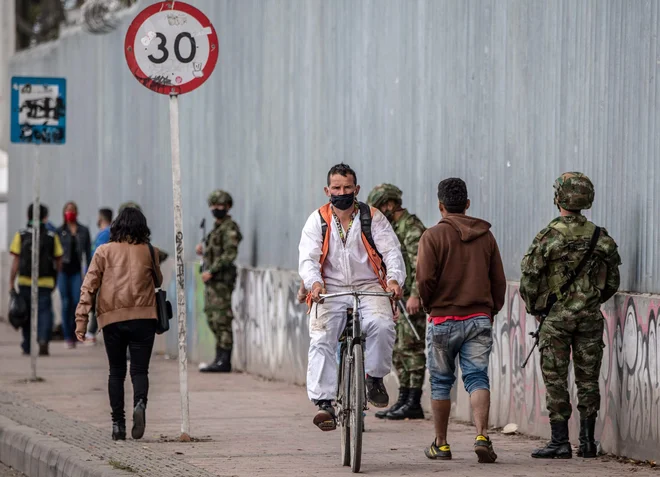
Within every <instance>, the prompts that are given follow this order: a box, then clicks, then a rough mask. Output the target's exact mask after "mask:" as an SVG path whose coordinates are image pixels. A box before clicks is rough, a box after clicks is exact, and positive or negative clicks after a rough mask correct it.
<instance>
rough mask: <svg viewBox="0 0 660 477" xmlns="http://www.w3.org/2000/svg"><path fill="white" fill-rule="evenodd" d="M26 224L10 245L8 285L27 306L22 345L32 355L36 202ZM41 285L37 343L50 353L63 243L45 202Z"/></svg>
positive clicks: (41, 350)
mask: <svg viewBox="0 0 660 477" xmlns="http://www.w3.org/2000/svg"><path fill="white" fill-rule="evenodd" d="M27 218H28V224H27V227H26V228H24V229H21V230H20V231H18V232H16V235H14V238H13V240H12V242H11V246H10V247H9V251H10V253H11V255H12V256H13V261H12V265H11V270H10V276H9V286H10V289H11V291H12V293H17V294H18V295H19V296H20V298H21V299H22V300H23V302H24V303H25V305H26V307H27V313H26V315H25V316H26V320H25V321H24V322H23V323H22V324H21V326H20V328H21V329H22V331H23V342H22V343H21V348H22V349H23V354H25V355H29V354H30V328H31V320H30V316H31V314H30V310H31V304H32V297H31V290H32V288H31V286H32V228H33V227H34V222H35V221H34V220H33V205H32V204H30V206H29V207H28V211H27ZM39 219H40V220H39V221H38V222H37V223H39V226H40V227H41V230H40V231H39V278H38V279H37V286H38V287H39V292H38V301H37V307H38V312H37V342H38V343H39V355H40V356H47V355H48V354H49V351H48V344H49V343H50V340H51V338H52V334H53V301H52V295H53V289H54V288H55V281H56V277H57V272H58V270H59V269H60V267H61V266H62V255H63V251H62V245H61V244H60V240H59V238H58V236H57V234H56V233H55V232H52V231H50V230H48V228H47V226H46V221H47V219H48V208H47V207H46V206H45V205H41V206H40V207H39ZM17 277H18V292H16V291H15V288H14V287H15V286H16V285H15V282H16V278H17Z"/></svg>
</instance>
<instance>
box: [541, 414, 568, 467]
mask: <svg viewBox="0 0 660 477" xmlns="http://www.w3.org/2000/svg"><path fill="white" fill-rule="evenodd" d="M550 427H551V429H552V438H551V440H550V442H548V445H547V446H545V447H543V448H541V449H536V450H535V451H534V452H532V457H534V458H535V459H570V458H571V457H573V449H572V448H571V444H570V442H569V441H568V421H559V422H551V423H550Z"/></svg>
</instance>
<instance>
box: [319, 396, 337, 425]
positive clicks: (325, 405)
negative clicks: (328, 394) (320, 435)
mask: <svg viewBox="0 0 660 477" xmlns="http://www.w3.org/2000/svg"><path fill="white" fill-rule="evenodd" d="M316 405H317V406H318V407H319V410H318V412H317V413H316V415H315V416H314V425H315V426H316V427H318V428H319V429H321V430H322V431H334V430H335V429H337V416H336V415H335V408H334V407H332V403H331V402H330V401H327V400H320V401H316Z"/></svg>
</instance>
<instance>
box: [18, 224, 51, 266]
mask: <svg viewBox="0 0 660 477" xmlns="http://www.w3.org/2000/svg"><path fill="white" fill-rule="evenodd" d="M19 234H20V236H21V254H20V256H19V265H18V273H19V275H21V276H24V277H30V276H32V228H31V227H28V228H26V229H23V230H21V231H20V232H19ZM54 253H55V233H54V232H51V231H50V230H47V229H46V227H43V226H42V227H41V230H40V231H39V278H43V277H55V276H56V275H57V273H56V270H55V264H54V263H53V262H54V260H55V258H54Z"/></svg>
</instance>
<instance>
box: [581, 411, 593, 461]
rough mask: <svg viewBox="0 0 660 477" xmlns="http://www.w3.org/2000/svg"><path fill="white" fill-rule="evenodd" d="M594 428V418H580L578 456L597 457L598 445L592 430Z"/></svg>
mask: <svg viewBox="0 0 660 477" xmlns="http://www.w3.org/2000/svg"><path fill="white" fill-rule="evenodd" d="M595 429H596V419H595V418H593V419H581V420H580V447H579V448H578V451H577V455H578V457H584V458H585V459H593V458H594V457H598V447H597V446H596V440H595V439H594V431H595Z"/></svg>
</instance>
